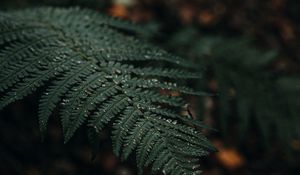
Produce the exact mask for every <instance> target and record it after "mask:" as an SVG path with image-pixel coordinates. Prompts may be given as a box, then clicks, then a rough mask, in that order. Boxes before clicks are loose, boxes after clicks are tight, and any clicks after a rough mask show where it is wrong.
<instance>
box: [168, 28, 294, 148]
mask: <svg viewBox="0 0 300 175" xmlns="http://www.w3.org/2000/svg"><path fill="white" fill-rule="evenodd" d="M195 38H199V40H195ZM191 40H194V41H195V42H190V41H191ZM250 43H251V42H250V41H249V40H248V39H245V38H222V37H202V38H201V37H200V36H198V34H197V31H196V30H194V29H191V28H190V29H186V30H183V31H181V32H179V33H177V34H176V35H175V36H174V37H173V38H172V39H171V41H170V44H169V46H170V47H171V48H173V47H174V48H182V49H183V50H184V52H187V51H186V50H189V51H190V52H189V53H190V57H194V58H196V59H197V61H198V62H201V63H202V64H201V65H204V66H206V67H208V68H209V70H208V71H211V72H212V73H210V74H211V75H212V77H213V79H215V80H216V82H217V93H218V95H217V97H216V98H217V99H218V103H219V106H218V107H219V108H218V110H219V116H220V117H217V119H218V120H219V123H220V124H221V128H222V130H221V133H222V134H224V135H227V134H229V133H227V132H228V129H232V127H234V128H237V129H238V130H237V131H238V133H239V136H240V138H244V137H243V136H245V134H246V133H247V132H248V131H249V128H250V127H253V124H254V123H256V124H257V125H258V128H259V131H260V133H261V135H262V137H263V140H264V142H265V143H266V144H269V143H271V142H270V139H271V138H273V137H274V136H275V138H278V140H279V141H280V143H281V144H282V145H283V146H284V147H286V148H289V145H290V142H291V141H292V140H293V139H296V138H300V130H299V126H298V125H299V123H300V116H299V114H300V103H299V102H300V101H299V99H300V79H299V77H296V76H285V75H278V74H274V73H272V72H271V71H268V66H269V65H270V64H271V63H272V62H273V61H274V60H276V58H277V55H276V53H275V52H273V51H261V50H258V49H257V48H254V47H253V46H251V44H250ZM199 69H201V68H200V67H199ZM212 77H210V78H209V79H211V78H212ZM203 84H207V82H203ZM203 84H202V85H203ZM233 122H234V123H235V125H234V126H233V125H232V123H233Z"/></svg>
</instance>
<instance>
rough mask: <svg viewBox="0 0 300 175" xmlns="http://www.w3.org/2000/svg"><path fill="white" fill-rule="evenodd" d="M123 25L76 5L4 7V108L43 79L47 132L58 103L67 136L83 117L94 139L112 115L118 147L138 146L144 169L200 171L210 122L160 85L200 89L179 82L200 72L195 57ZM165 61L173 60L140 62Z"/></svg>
mask: <svg viewBox="0 0 300 175" xmlns="http://www.w3.org/2000/svg"><path fill="white" fill-rule="evenodd" d="M123 28H124V30H128V29H130V30H133V31H134V30H135V26H134V25H132V24H130V23H128V22H124V23H122V21H119V20H115V19H113V18H109V17H106V16H102V15H99V14H97V13H96V12H93V11H89V10H81V9H77V8H72V9H58V8H37V9H28V10H22V11H13V12H5V13H3V12H2V13H0V45H1V46H0V48H1V49H0V68H1V69H0V80H1V83H0V93H1V94H4V95H3V96H2V97H1V101H0V109H2V108H4V107H5V106H7V105H9V104H10V103H12V102H14V101H16V100H19V99H22V98H23V97H25V96H27V95H29V94H31V93H33V92H35V91H36V89H37V88H40V87H42V86H43V87H44V88H45V92H44V93H43V94H42V96H41V98H40V103H39V123H40V129H41V131H42V132H45V131H46V130H47V123H48V120H49V117H50V116H51V115H52V113H53V111H54V110H55V109H56V108H58V110H59V111H60V117H61V122H62V126H63V133H64V136H65V141H66V142H67V141H68V140H69V139H70V138H72V136H73V135H74V133H75V132H76V130H77V129H78V128H79V127H80V126H81V125H83V124H84V123H87V125H88V126H89V131H90V132H89V133H93V134H89V138H90V139H91V140H94V141H93V142H97V141H95V140H96V138H93V137H96V136H97V132H100V131H101V130H102V129H103V128H104V127H106V126H107V125H108V124H109V123H112V124H113V126H112V140H113V150H114V152H115V154H117V155H119V156H121V157H122V158H123V159H126V158H127V157H128V156H129V155H130V154H131V153H132V152H134V151H136V154H137V161H138V163H137V164H138V167H139V169H140V172H142V170H143V168H144V167H145V166H150V165H152V169H153V171H154V172H155V171H163V172H165V173H167V174H197V173H199V172H200V171H199V168H198V167H199V166H198V158H199V157H200V156H204V155H207V154H208V152H209V151H212V150H214V147H213V146H212V145H211V144H210V142H209V141H208V140H207V139H206V138H205V137H204V136H203V135H201V133H200V132H199V130H198V129H199V128H200V129H201V128H203V127H205V126H204V125H202V124H201V123H200V122H197V121H193V120H192V119H190V118H187V117H185V116H180V115H179V114H178V113H180V110H181V107H182V106H183V105H184V100H183V98H182V96H178V97H173V96H166V95H163V94H161V93H159V90H160V89H168V90H175V91H178V92H180V94H192V95H201V94H202V93H198V92H195V91H193V90H192V89H190V88H188V87H185V86H184V85H177V84H176V83H175V82H174V80H176V79H194V78H198V74H196V73H193V72H191V71H190V70H191V68H194V67H195V65H194V64H192V63H190V62H188V61H185V60H182V59H180V58H178V57H174V56H172V55H171V54H168V53H166V52H164V51H162V50H160V49H158V48H155V47H154V46H151V45H150V44H146V43H143V42H141V41H139V40H137V39H135V38H132V37H131V36H127V35H126V34H124V33H123V32H120V30H122V29H123ZM139 29H140V28H138V27H137V28H136V32H138V31H139ZM161 62H167V63H169V64H168V65H171V66H168V67H165V68H161V67H155V68H154V67H149V66H145V67H139V66H137V65H150V63H151V65H155V64H157V65H160V64H159V63H161ZM137 63H139V64H137ZM174 67H175V68H174ZM166 79H168V81H165V80H166Z"/></svg>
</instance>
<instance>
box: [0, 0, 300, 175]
mask: <svg viewBox="0 0 300 175" xmlns="http://www.w3.org/2000/svg"><path fill="white" fill-rule="evenodd" d="M44 5H51V6H58V7H71V6H80V7H84V8H90V9H92V10H95V11H98V12H101V13H106V14H108V15H110V16H115V17H118V18H122V19H124V20H130V21H133V22H135V23H138V24H140V25H142V26H144V27H145V28H147V29H148V30H149V31H151V32H149V33H145V34H144V35H143V36H141V39H144V40H148V41H150V42H152V43H154V44H156V45H159V46H160V47H161V48H163V49H166V50H168V51H169V52H171V53H174V54H177V55H180V56H181V57H183V58H186V59H190V60H192V61H194V62H195V63H198V64H199V70H198V72H201V76H202V78H201V80H199V81H198V82H189V84H190V85H191V86H193V87H194V88H195V89H197V90H202V91H205V92H209V93H212V94H214V95H213V96H204V97H202V98H196V97H190V98H189V102H190V106H191V107H190V109H191V112H192V113H193V116H194V117H195V118H196V119H197V120H201V121H204V122H205V123H206V124H207V125H209V126H211V127H213V128H215V129H217V131H216V132H211V131H204V132H205V134H206V135H207V137H208V138H209V139H210V140H211V141H212V142H213V143H214V145H215V146H216V147H217V148H218V150H219V151H218V152H216V153H212V154H211V155H210V156H209V157H206V158H202V159H201V162H200V164H201V167H202V170H203V175H299V174H300V116H299V114H300V76H299V75H300V64H299V63H300V2H299V1H297V0H265V1H261V0H243V1H240V0H165V1H164V0H1V1H0V9H1V10H9V9H18V8H25V7H32V6H44ZM199 76H200V74H199ZM174 95H178V94H176V92H174ZM37 103H38V100H37V97H35V96H30V97H27V98H26V99H25V100H23V101H20V102H17V103H14V104H13V105H10V106H9V107H7V108H6V109H5V110H4V111H1V112H0V116H1V117H0V174H25V175H42V174H47V175H48V174H49V175H54V174H55V175H57V174H58V175H60V174H62V175H64V174H91V175H94V174H95V175H96V174H101V175H113V174H116V175H135V174H137V171H136V168H135V160H134V157H132V158H131V159H130V160H128V161H126V162H121V161H119V160H118V158H117V157H115V156H114V155H113V153H112V151H111V147H110V145H111V140H110V138H109V131H104V132H102V133H101V135H100V136H99V139H100V145H101V146H100V147H99V148H95V149H92V148H91V146H90V145H89V143H88V140H87V138H86V131H85V129H84V128H82V129H81V130H80V131H81V132H78V134H77V135H75V138H74V139H72V140H71V141H70V142H69V143H67V144H65V145H64V144H63V138H62V133H61V128H60V126H59V121H58V119H57V118H56V119H52V121H51V122H50V126H49V132H48V134H47V136H46V137H45V139H44V141H41V136H40V133H39V130H38V128H39V127H38V121H37V110H36V109H37V106H38V104H37ZM95 150H96V152H97V154H96V155H97V156H96V157H93V156H92V153H93V152H94V151H95ZM145 172H146V174H147V170H146V171H145Z"/></svg>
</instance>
